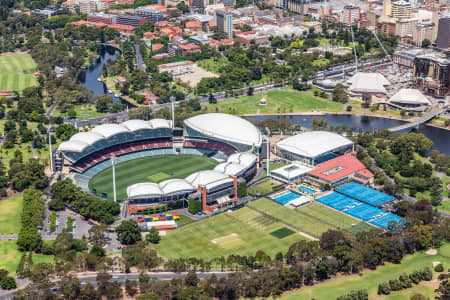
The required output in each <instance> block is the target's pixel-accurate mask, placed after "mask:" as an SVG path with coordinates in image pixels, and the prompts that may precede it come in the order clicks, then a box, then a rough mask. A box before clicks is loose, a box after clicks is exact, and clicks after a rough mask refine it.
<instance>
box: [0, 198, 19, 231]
mask: <svg viewBox="0 0 450 300" xmlns="http://www.w3.org/2000/svg"><path fill="white" fill-rule="evenodd" d="M22 205H23V197H22V195H17V196H14V197H10V198H7V199H3V200H0V234H12V233H19V231H20V213H21V211H22Z"/></svg>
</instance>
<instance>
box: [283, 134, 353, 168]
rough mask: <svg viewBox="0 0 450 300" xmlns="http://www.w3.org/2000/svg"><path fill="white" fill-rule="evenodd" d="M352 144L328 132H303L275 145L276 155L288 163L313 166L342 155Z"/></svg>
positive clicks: (340, 136)
mask: <svg viewBox="0 0 450 300" xmlns="http://www.w3.org/2000/svg"><path fill="white" fill-rule="evenodd" d="M352 147H353V142H352V141H351V140H349V139H347V138H345V137H343V136H342V135H339V134H337V133H333V132H328V131H309V132H303V133H300V134H297V135H294V136H291V137H288V138H287V139H284V140H282V141H280V142H278V143H277V144H276V151H277V155H278V156H280V157H282V158H285V159H287V160H290V161H302V162H304V163H307V164H310V165H314V164H315V163H318V162H323V161H326V160H328V159H331V158H334V157H336V156H337V155H340V154H343V153H345V152H346V151H348V150H351V149H352Z"/></svg>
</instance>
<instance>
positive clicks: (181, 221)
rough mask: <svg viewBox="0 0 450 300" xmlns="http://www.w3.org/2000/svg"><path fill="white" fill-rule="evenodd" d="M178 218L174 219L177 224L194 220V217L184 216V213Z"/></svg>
mask: <svg viewBox="0 0 450 300" xmlns="http://www.w3.org/2000/svg"><path fill="white" fill-rule="evenodd" d="M179 217H180V218H179V219H178V220H176V221H175V222H176V223H177V225H178V226H181V225H184V224H188V223H191V222H192V221H194V219H192V218H190V217H188V216H186V215H179Z"/></svg>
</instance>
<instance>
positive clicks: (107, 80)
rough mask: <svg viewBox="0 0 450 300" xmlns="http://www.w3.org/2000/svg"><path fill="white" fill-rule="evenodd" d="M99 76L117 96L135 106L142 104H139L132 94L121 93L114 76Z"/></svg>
mask: <svg viewBox="0 0 450 300" xmlns="http://www.w3.org/2000/svg"><path fill="white" fill-rule="evenodd" d="M98 78H99V79H100V81H101V82H103V84H104V85H105V86H106V88H107V89H108V90H111V91H112V92H113V93H114V94H115V95H117V97H119V98H120V99H122V100H123V101H125V102H127V103H128V104H131V105H133V106H140V104H138V103H137V102H136V100H134V99H133V98H131V97H130V96H125V95H122V94H121V92H120V90H119V89H117V88H116V85H115V82H114V78H111V77H106V78H105V77H103V76H101V75H100V76H99V77H98Z"/></svg>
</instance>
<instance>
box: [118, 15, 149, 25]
mask: <svg viewBox="0 0 450 300" xmlns="http://www.w3.org/2000/svg"><path fill="white" fill-rule="evenodd" d="M145 21H146V19H144V18H142V17H139V16H132V15H127V14H123V15H119V16H118V18H117V23H118V24H121V25H128V26H133V27H138V26H140V25H142V24H144V23H145Z"/></svg>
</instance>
